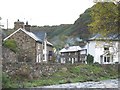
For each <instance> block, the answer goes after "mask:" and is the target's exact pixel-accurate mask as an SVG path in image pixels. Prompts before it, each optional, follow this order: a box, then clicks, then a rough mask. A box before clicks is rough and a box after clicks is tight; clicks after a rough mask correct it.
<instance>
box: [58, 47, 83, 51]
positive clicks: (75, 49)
mask: <svg viewBox="0 0 120 90" xmlns="http://www.w3.org/2000/svg"><path fill="white" fill-rule="evenodd" d="M79 50H82V48H81V47H80V46H69V47H68V48H63V49H62V50H60V52H75V51H79Z"/></svg>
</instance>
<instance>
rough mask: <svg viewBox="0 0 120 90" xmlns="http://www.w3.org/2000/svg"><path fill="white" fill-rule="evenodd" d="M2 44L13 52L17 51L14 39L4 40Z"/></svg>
mask: <svg viewBox="0 0 120 90" xmlns="http://www.w3.org/2000/svg"><path fill="white" fill-rule="evenodd" d="M3 46H5V47H7V48H9V49H10V50H12V51H13V52H15V53H16V52H17V44H16V42H15V41H14V40H11V39H9V40H6V41H4V42H3Z"/></svg>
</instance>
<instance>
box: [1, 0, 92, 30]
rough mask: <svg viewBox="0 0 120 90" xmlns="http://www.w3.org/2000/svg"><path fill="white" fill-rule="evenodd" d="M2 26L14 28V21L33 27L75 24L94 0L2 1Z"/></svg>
mask: <svg viewBox="0 0 120 90" xmlns="http://www.w3.org/2000/svg"><path fill="white" fill-rule="evenodd" d="M0 3H1V5H0V8H1V11H0V16H1V17H2V20H1V24H3V25H5V28H6V24H7V19H8V25H9V28H13V25H14V21H16V20H17V19H20V21H23V22H26V21H28V22H29V24H31V25H38V26H43V25H60V24H73V23H74V21H75V20H76V19H77V18H78V17H79V15H80V14H82V13H83V12H84V11H85V10H86V9H87V8H89V7H91V6H92V5H93V4H94V3H93V0H0Z"/></svg>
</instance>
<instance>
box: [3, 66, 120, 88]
mask: <svg viewBox="0 0 120 90" xmlns="http://www.w3.org/2000/svg"><path fill="white" fill-rule="evenodd" d="M117 77H118V69H117V66H115V65H107V66H106V65H98V64H97V65H96V64H95V65H86V64H82V65H76V66H72V67H70V66H69V67H64V68H62V67H61V68H60V69H59V70H58V71H57V72H56V73H53V74H52V75H50V76H42V77H41V78H39V79H35V80H27V79H22V78H19V77H18V78H13V77H9V76H7V75H6V74H5V75H3V87H4V88H22V87H25V88H27V87H37V86H45V85H53V84H63V83H74V82H86V81H99V80H105V79H112V78H117ZM18 80H19V81H18Z"/></svg>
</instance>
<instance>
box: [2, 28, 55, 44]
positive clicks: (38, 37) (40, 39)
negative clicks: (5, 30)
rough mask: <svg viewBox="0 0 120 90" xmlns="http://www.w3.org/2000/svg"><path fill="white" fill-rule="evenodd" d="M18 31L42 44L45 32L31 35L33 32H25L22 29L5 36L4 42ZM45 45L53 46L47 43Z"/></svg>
mask: <svg viewBox="0 0 120 90" xmlns="http://www.w3.org/2000/svg"><path fill="white" fill-rule="evenodd" d="M20 30H21V31H23V32H24V33H26V34H27V35H29V36H30V37H31V38H33V39H34V40H35V41H37V42H43V41H44V37H45V32H44V33H43V32H34V33H33V32H29V31H26V30H25V29H22V28H20V29H18V30H16V31H15V32H13V33H12V34H10V35H9V36H7V37H6V38H5V39H4V40H7V39H8V38H9V37H11V36H12V35H14V34H15V33H17V32H18V31H20ZM47 44H48V45H51V46H53V44H51V43H50V42H48V41H47Z"/></svg>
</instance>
